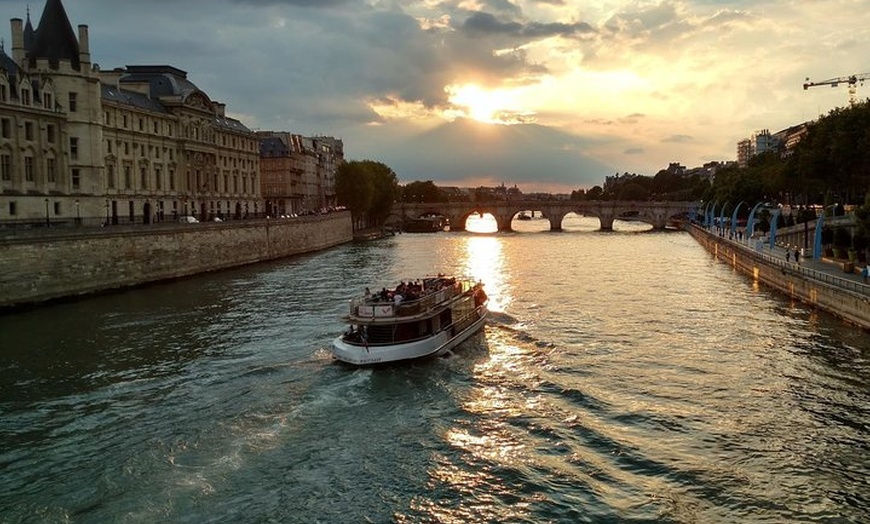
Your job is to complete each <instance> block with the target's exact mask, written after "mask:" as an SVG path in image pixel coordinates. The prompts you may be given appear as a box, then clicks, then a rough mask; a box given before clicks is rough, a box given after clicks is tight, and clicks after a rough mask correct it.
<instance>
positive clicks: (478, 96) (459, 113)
mask: <svg viewBox="0 0 870 524" xmlns="http://www.w3.org/2000/svg"><path fill="white" fill-rule="evenodd" d="M445 91H446V92H447V94H448V95H449V98H448V100H449V101H450V103H451V104H452V105H453V106H454V109H453V110H451V111H450V112H449V113H448V116H450V117H453V118H455V117H465V118H471V119H474V120H477V121H478V122H482V123H485V124H515V123H519V122H521V121H523V120H524V116H526V115H528V112H523V111H521V110H520V108H519V107H518V104H517V101H516V95H515V93H513V92H511V91H507V90H503V89H483V88H481V87H480V86H478V85H475V84H465V85H449V86H447V87H446V88H445Z"/></svg>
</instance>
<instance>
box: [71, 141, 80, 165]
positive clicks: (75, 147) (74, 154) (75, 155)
mask: <svg viewBox="0 0 870 524" xmlns="http://www.w3.org/2000/svg"><path fill="white" fill-rule="evenodd" d="M69 157H70V158H71V159H72V160H78V159H79V139H78V137H74V136H71V137H69Z"/></svg>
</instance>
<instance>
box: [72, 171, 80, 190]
mask: <svg viewBox="0 0 870 524" xmlns="http://www.w3.org/2000/svg"><path fill="white" fill-rule="evenodd" d="M81 181H82V177H81V173H80V171H79V170H78V169H73V170H72V187H73V189H79V188H80V187H81Z"/></svg>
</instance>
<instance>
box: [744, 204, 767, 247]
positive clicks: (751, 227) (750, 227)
mask: <svg viewBox="0 0 870 524" xmlns="http://www.w3.org/2000/svg"><path fill="white" fill-rule="evenodd" d="M762 203H763V202H759V203H757V204H755V207H753V208H752V211H750V212H749V218H747V219H746V242H749V239H750V238H752V235H753V233H755V212H756V211H758V208H759V207H761V205H762Z"/></svg>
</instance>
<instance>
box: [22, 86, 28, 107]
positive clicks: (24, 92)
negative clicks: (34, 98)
mask: <svg viewBox="0 0 870 524" xmlns="http://www.w3.org/2000/svg"><path fill="white" fill-rule="evenodd" d="M21 105H25V106H29V105H30V90H29V89H22V90H21Z"/></svg>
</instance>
